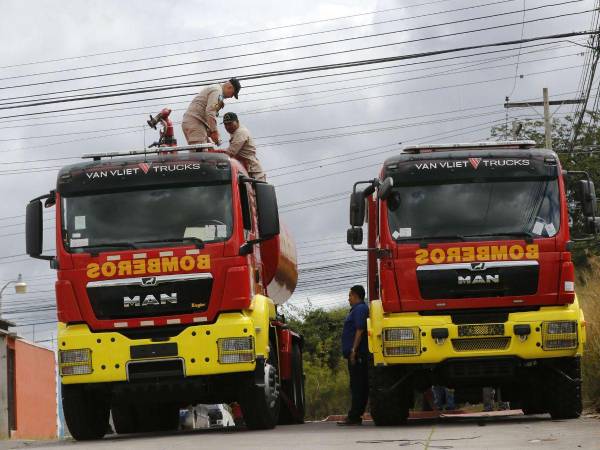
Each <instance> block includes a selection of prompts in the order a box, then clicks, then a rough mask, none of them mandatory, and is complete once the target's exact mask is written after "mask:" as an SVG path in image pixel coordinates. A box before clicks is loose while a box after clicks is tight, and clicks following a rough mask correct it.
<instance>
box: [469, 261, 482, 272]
mask: <svg viewBox="0 0 600 450" xmlns="http://www.w3.org/2000/svg"><path fill="white" fill-rule="evenodd" d="M471 270H485V263H482V262H480V263H471Z"/></svg>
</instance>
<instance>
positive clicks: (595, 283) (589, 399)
mask: <svg viewBox="0 0 600 450" xmlns="http://www.w3.org/2000/svg"><path fill="white" fill-rule="evenodd" d="M590 266H591V270H585V271H579V272H578V288H577V296H578V298H579V301H580V303H581V307H582V308H583V312H584V314H585V321H586V328H587V344H586V347H585V351H584V353H583V358H582V363H583V364H582V366H583V367H582V369H583V395H584V402H585V403H584V404H585V406H586V407H588V408H594V409H596V410H597V411H600V276H599V274H600V262H599V261H598V260H597V259H596V258H594V259H590Z"/></svg>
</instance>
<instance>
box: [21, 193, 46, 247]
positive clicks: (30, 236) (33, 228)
mask: <svg viewBox="0 0 600 450" xmlns="http://www.w3.org/2000/svg"><path fill="white" fill-rule="evenodd" d="M43 220H44V219H43V217H42V202H41V201H40V200H38V199H36V200H32V201H30V202H29V204H28V205H27V210H26V212H25V247H26V251H27V254H28V255H29V256H31V257H32V258H39V257H40V256H41V254H42V251H43V245H44V233H43Z"/></svg>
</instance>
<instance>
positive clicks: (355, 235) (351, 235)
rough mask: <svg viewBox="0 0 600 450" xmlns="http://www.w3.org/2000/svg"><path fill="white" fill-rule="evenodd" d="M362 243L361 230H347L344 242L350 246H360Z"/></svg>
mask: <svg viewBox="0 0 600 450" xmlns="http://www.w3.org/2000/svg"><path fill="white" fill-rule="evenodd" d="M362 241H363V230H362V228H348V231H347V232H346V242H348V244H350V245H360V244H362Z"/></svg>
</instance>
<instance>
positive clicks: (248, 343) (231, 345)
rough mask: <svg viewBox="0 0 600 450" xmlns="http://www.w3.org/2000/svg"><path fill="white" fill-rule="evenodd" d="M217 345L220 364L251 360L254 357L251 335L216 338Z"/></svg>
mask: <svg viewBox="0 0 600 450" xmlns="http://www.w3.org/2000/svg"><path fill="white" fill-rule="evenodd" d="M217 347H218V348H219V362H220V363H221V364H235V363H245V362H252V361H254V359H255V355H254V338H252V337H243V338H222V339H219V340H217Z"/></svg>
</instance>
